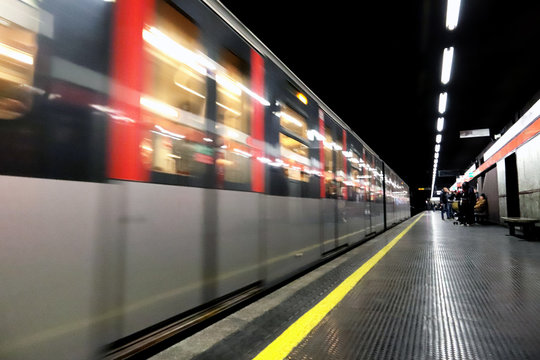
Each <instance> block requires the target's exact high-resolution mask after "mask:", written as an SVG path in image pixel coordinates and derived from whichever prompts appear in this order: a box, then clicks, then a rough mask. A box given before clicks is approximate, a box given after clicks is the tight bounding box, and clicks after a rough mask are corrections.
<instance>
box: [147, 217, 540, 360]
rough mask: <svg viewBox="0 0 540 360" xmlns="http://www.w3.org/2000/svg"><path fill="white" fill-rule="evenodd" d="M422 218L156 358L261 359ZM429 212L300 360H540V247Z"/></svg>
mask: <svg viewBox="0 0 540 360" xmlns="http://www.w3.org/2000/svg"><path fill="white" fill-rule="evenodd" d="M413 220H414V219H410V220H407V221H406V222H404V223H402V224H400V225H398V226H396V227H394V228H392V229H390V230H389V231H387V232H385V233H384V234H382V235H379V236H377V237H376V238H374V239H372V240H370V241H369V242H367V243H365V244H362V245H360V246H359V247H357V248H355V249H353V250H351V251H350V252H348V253H346V254H345V255H342V256H341V257H339V258H337V259H335V260H333V261H331V262H329V263H327V264H325V265H323V266H321V267H320V268H317V269H316V270H314V271H312V272H310V273H309V274H307V275H305V276H303V277H302V278H299V279H297V280H295V281H293V282H291V283H290V284H288V285H287V286H285V287H283V288H280V289H279V290H277V291H275V292H273V293H271V294H269V295H268V296H266V297H265V298H263V299H261V300H260V301H257V302H255V303H253V304H251V305H249V306H247V307H245V308H244V309H241V310H240V311H238V312H236V313H234V314H232V315H230V316H229V317H227V318H225V319H223V320H221V321H219V322H217V323H215V324H214V325H212V326H210V327H208V328H206V329H204V330H203V331H201V332H199V333H197V334H195V335H193V336H191V337H189V338H187V339H185V340H184V341H182V342H180V343H178V344H176V345H174V346H172V347H171V348H169V349H167V350H165V351H163V352H162V353H160V354H158V355H156V356H155V357H154V359H162V360H163V359H252V358H253V357H255V356H256V355H257V354H258V353H259V352H260V351H261V350H262V349H264V348H265V347H266V346H267V345H268V344H270V343H271V342H272V341H273V340H274V339H276V338H277V337H278V336H279V335H280V334H281V333H282V332H283V331H284V330H285V329H287V328H288V327H289V326H290V325H291V324H292V323H293V322H294V321H296V320H297V319H298V318H299V317H300V316H301V315H303V314H304V313H305V312H307V311H308V310H309V309H311V308H312V307H313V306H314V305H315V304H317V303H318V302H319V301H320V300H321V299H323V298H324V297H325V296H326V295H327V294H328V293H329V292H331V291H332V290H333V289H334V288H335V287H336V286H337V285H339V284H340V283H341V282H342V281H343V280H344V279H345V278H347V277H348V276H349V275H350V274H352V273H353V272H354V271H355V270H356V269H357V268H359V267H360V266H361V265H362V264H363V263H365V262H366V261H367V260H368V259H369V258H371V257H372V256H373V255H374V254H376V253H377V252H378V251H379V250H380V249H381V248H383V247H384V246H385V245H386V244H387V243H388V242H390V241H391V240H392V239H393V238H394V237H395V236H396V235H398V234H399V233H400V232H401V231H402V230H403V229H404V228H406V227H407V225H409V224H410V223H412V221H413ZM507 233H508V230H507V229H505V228H504V227H501V226H496V225H482V226H480V225H478V226H472V227H463V226H456V225H453V224H452V222H451V221H442V220H441V218H440V214H439V213H432V212H427V213H425V214H424V216H423V217H422V218H421V219H420V221H418V222H417V223H416V224H415V225H414V226H413V227H412V228H411V229H410V231H409V232H408V233H407V234H406V235H405V236H404V237H403V238H402V239H401V240H400V241H399V242H398V243H397V244H396V245H395V246H394V247H393V248H392V249H391V250H390V251H389V252H388V254H386V256H385V257H384V258H382V259H381V260H380V262H379V263H377V265H375V267H373V269H371V270H370V271H369V272H368V273H367V274H366V275H365V276H364V278H362V280H360V282H359V283H358V284H357V285H356V287H355V288H354V289H353V290H352V291H350V292H349V293H348V294H347V295H346V296H345V298H344V299H343V300H342V301H341V302H340V303H339V304H338V305H337V306H336V307H335V308H334V309H333V310H331V311H330V313H329V314H328V315H327V316H326V317H325V318H324V319H323V320H322V321H321V322H320V323H319V324H318V325H317V326H316V327H315V328H314V329H313V330H312V331H311V333H310V334H309V335H308V336H307V337H306V338H305V339H304V340H302V341H301V342H300V343H299V344H298V346H297V347H296V348H295V349H293V350H292V352H291V353H290V354H289V356H288V357H287V358H290V359H540V340H539V339H540V243H538V242H528V241H524V240H521V239H519V238H516V237H511V236H507V235H506V234H507Z"/></svg>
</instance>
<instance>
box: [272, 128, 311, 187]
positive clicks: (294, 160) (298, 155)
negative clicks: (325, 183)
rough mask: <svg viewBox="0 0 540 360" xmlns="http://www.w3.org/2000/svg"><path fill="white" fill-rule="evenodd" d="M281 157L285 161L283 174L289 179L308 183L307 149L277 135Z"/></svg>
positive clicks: (281, 135)
mask: <svg viewBox="0 0 540 360" xmlns="http://www.w3.org/2000/svg"><path fill="white" fill-rule="evenodd" d="M279 143H280V144H281V156H282V157H284V158H285V159H287V163H286V164H287V166H286V167H285V173H286V175H287V177H288V178H289V179H292V180H298V181H306V182H307V181H309V173H308V172H307V171H306V168H309V166H310V160H309V157H308V156H309V147H308V146H307V145H305V144H303V143H301V142H300V141H297V140H295V139H293V138H291V137H289V136H287V135H285V134H283V133H280V134H279Z"/></svg>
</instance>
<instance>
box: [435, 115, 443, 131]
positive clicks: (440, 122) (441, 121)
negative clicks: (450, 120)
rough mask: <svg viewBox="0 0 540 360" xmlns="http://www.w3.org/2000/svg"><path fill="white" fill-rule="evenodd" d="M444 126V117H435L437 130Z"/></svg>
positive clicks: (441, 129)
mask: <svg viewBox="0 0 540 360" xmlns="http://www.w3.org/2000/svg"><path fill="white" fill-rule="evenodd" d="M443 128H444V118H443V117H440V118H438V119H437V131H443Z"/></svg>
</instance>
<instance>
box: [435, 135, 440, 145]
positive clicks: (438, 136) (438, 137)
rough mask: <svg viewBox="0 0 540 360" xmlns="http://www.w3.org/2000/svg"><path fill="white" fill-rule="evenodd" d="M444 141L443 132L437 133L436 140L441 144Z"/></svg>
mask: <svg viewBox="0 0 540 360" xmlns="http://www.w3.org/2000/svg"><path fill="white" fill-rule="evenodd" d="M441 141H442V135H441V134H437V136H435V142H436V143H437V144H440V143H441Z"/></svg>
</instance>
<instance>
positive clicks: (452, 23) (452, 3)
mask: <svg viewBox="0 0 540 360" xmlns="http://www.w3.org/2000/svg"><path fill="white" fill-rule="evenodd" d="M460 5H461V0H448V3H447V6H446V28H447V29H448V30H450V31H452V30H454V29H455V28H456V27H457V24H458V19H459V8H460Z"/></svg>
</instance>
